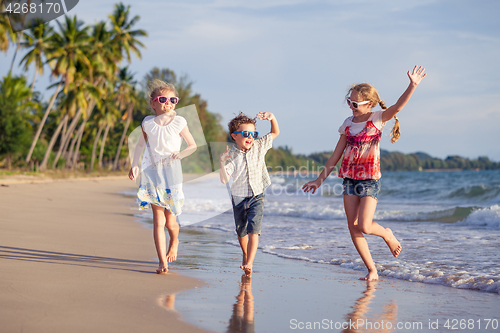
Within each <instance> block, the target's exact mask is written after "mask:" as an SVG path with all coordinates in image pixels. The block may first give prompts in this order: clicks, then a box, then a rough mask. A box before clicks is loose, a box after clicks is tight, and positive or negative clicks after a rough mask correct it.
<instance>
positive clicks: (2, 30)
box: [0, 2, 15, 52]
mask: <svg viewBox="0 0 500 333" xmlns="http://www.w3.org/2000/svg"><path fill="white" fill-rule="evenodd" d="M4 10H5V4H4V3H3V2H2V3H1V5H0V13H2V14H0V51H2V52H7V50H8V49H9V39H11V40H12V39H13V38H15V37H14V32H13V31H12V29H11V27H10V22H9V17H8V16H7V14H4V13H3V11H4Z"/></svg>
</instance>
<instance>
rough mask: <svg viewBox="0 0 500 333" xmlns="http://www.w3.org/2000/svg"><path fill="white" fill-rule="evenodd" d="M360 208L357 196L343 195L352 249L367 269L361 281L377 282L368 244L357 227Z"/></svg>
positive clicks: (375, 269)
mask: <svg viewBox="0 0 500 333" xmlns="http://www.w3.org/2000/svg"><path fill="white" fill-rule="evenodd" d="M359 207H360V200H359V197H358V196H357V195H344V209H345V213H346V216H347V224H348V226H349V233H350V234H351V239H352V242H353V244H354V247H355V248H356V250H357V251H358V253H359V256H360V257H361V259H362V260H363V262H364V263H365V266H366V268H367V269H368V274H367V275H366V277H364V278H363V279H362V280H368V281H372V280H377V279H378V274H377V268H376V267H375V263H374V262H373V259H372V255H371V253H370V250H369V248H368V243H367V242H366V239H365V236H363V233H362V232H361V231H360V229H359V226H358V213H359Z"/></svg>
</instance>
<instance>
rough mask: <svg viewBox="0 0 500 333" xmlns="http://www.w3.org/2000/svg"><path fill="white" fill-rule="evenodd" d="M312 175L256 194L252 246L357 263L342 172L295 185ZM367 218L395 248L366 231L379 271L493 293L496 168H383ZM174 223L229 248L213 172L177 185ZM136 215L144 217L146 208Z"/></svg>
mask: <svg viewBox="0 0 500 333" xmlns="http://www.w3.org/2000/svg"><path fill="white" fill-rule="evenodd" d="M315 178H316V176H315V175H312V174H308V173H307V172H306V173H301V174H295V175H293V174H285V173H277V174H274V175H272V176H271V180H272V185H271V186H270V187H269V188H268V189H267V191H266V199H265V200H266V203H265V210H264V219H263V222H262V235H261V237H260V243H259V248H260V249H261V250H262V251H263V252H264V253H269V254H272V255H276V256H279V257H283V258H290V259H296V260H303V261H306V262H314V263H321V264H325V265H339V266H341V267H345V268H348V269H352V270H359V271H360V273H359V274H360V276H364V275H365V274H366V273H365V272H366V268H365V266H364V264H363V262H362V261H361V259H360V258H359V255H358V253H357V252H356V249H355V248H354V246H353V244H352V241H351V238H350V235H349V231H348V228H347V222H346V216H345V213H344V209H343V201H342V179H340V178H338V177H335V176H330V177H329V178H328V179H327V180H326V181H325V182H324V183H323V185H322V186H321V188H320V189H319V190H318V191H317V192H316V193H315V194H311V193H304V192H303V191H302V190H301V187H302V185H303V184H304V183H306V182H307V181H310V180H313V179H315ZM381 183H382V190H381V192H380V194H379V197H378V205H377V210H376V213H375V216H374V221H376V222H378V223H379V224H381V225H382V226H384V227H389V228H391V229H392V230H393V232H394V235H395V236H396V237H397V238H398V240H399V241H400V242H401V245H402V247H403V250H402V252H401V254H400V255H399V256H398V257H397V258H394V257H393V256H392V255H391V253H390V251H389V249H388V247H387V245H386V244H385V242H384V241H383V240H382V239H381V238H380V237H377V236H370V235H368V236H366V238H367V241H368V244H369V247H370V251H371V253H372V256H373V259H374V261H375V263H376V265H377V269H378V274H379V275H380V276H381V277H389V278H396V279H403V280H407V281H418V282H423V283H432V284H440V285H445V286H449V287H454V288H463V289H472V290H480V291H485V292H492V293H500V170H491V171H460V172H459V171H455V172H451V171H450V172H385V173H383V176H382V179H381ZM184 193H185V196H186V199H185V204H184V207H183V214H182V215H181V216H180V217H179V221H180V224H181V226H182V227H183V228H195V229H196V228H209V229H217V230H220V231H222V232H224V233H227V237H226V243H228V244H231V245H234V246H239V245H238V241H237V238H236V234H235V232H234V220H233V217H232V210H231V202H230V197H229V192H228V189H227V188H226V186H225V185H222V184H221V183H220V180H219V179H218V176H217V175H214V174H212V175H209V176H206V177H202V178H199V179H196V180H194V181H190V182H187V183H185V184H184ZM146 214H148V215H142V216H144V218H146V219H151V217H150V213H149V212H148V213H146Z"/></svg>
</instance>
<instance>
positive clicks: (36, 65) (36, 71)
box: [29, 62, 38, 101]
mask: <svg viewBox="0 0 500 333" xmlns="http://www.w3.org/2000/svg"><path fill="white" fill-rule="evenodd" d="M37 75H38V62H35V75H33V82H32V83H31V88H30V92H31V95H30V98H29V100H30V101H31V98H32V96H33V89H34V88H35V81H36V76H37Z"/></svg>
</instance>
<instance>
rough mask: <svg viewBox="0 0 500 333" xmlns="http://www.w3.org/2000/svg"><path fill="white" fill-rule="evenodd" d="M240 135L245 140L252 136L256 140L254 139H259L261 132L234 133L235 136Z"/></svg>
mask: <svg viewBox="0 0 500 333" xmlns="http://www.w3.org/2000/svg"><path fill="white" fill-rule="evenodd" d="M238 133H241V135H242V136H243V137H244V138H248V137H249V136H250V135H251V136H252V137H253V138H254V139H257V138H258V137H259V132H257V131H253V132H251V131H238V132H233V134H238Z"/></svg>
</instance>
